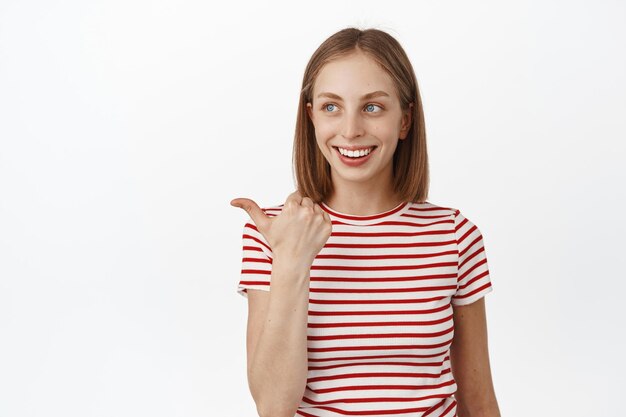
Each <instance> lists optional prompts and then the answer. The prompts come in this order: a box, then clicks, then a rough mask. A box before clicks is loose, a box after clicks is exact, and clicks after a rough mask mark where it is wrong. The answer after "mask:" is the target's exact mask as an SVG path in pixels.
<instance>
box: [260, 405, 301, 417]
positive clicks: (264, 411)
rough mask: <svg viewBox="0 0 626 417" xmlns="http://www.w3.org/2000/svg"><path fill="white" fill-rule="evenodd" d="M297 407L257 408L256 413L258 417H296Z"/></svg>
mask: <svg viewBox="0 0 626 417" xmlns="http://www.w3.org/2000/svg"><path fill="white" fill-rule="evenodd" d="M297 409H298V406H295V407H276V406H273V407H271V406H269V407H257V413H259V417H294V416H295V415H296V410H297Z"/></svg>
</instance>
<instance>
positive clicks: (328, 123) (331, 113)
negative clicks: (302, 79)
mask: <svg viewBox="0 0 626 417" xmlns="http://www.w3.org/2000/svg"><path fill="white" fill-rule="evenodd" d="M307 112H308V114H309V117H310V118H311V121H312V122H313V125H314V126H315V137H316V141H317V145H318V147H319V149H320V150H321V152H322V154H323V155H324V157H325V158H326V160H327V161H328V163H329V164H330V167H331V178H332V180H333V183H334V185H335V186H337V185H341V184H345V186H354V185H355V184H357V183H359V184H365V183H370V185H372V186H374V185H378V186H388V185H389V184H391V181H392V179H393V154H394V151H395V150H396V146H397V144H398V140H404V139H406V137H407V134H408V131H409V128H410V127H411V114H410V111H409V110H406V111H404V112H403V111H402V109H401V108H400V100H399V98H398V96H397V93H396V90H395V86H394V83H393V81H392V79H391V77H390V76H389V75H388V74H387V73H386V72H385V71H384V70H383V69H382V68H380V67H379V66H378V64H377V63H376V61H374V60H373V59H372V58H370V57H368V56H367V55H365V54H363V53H361V52H356V53H354V54H351V55H349V56H347V57H342V58H339V59H337V60H334V61H331V62H329V63H327V64H326V65H325V66H324V67H323V68H322V70H321V71H320V73H319V74H318V76H317V79H316V80H315V83H314V87H313V93H312V101H311V102H309V103H307ZM340 148H342V149H348V150H350V149H364V150H366V152H367V150H368V149H371V150H370V154H368V155H366V156H364V157H361V158H358V159H354V158H350V156H342V154H341V151H340ZM361 153H362V152H360V151H359V153H358V155H360V154H361ZM354 155H356V154H354V153H353V156H354Z"/></svg>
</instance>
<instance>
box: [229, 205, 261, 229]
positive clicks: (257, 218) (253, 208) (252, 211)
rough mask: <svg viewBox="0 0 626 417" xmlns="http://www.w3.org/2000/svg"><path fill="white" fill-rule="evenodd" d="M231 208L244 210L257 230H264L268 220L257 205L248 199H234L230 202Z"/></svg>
mask: <svg viewBox="0 0 626 417" xmlns="http://www.w3.org/2000/svg"><path fill="white" fill-rule="evenodd" d="M230 204H231V206H234V207H239V208H242V209H244V210H245V211H246V212H247V213H248V215H249V216H250V218H252V221H253V222H254V224H255V225H256V227H257V228H260V229H263V230H265V228H266V226H267V224H268V222H269V221H270V218H269V216H268V215H267V214H265V212H264V211H263V210H261V208H260V207H259V205H258V204H257V203H255V202H254V201H253V200H250V199H249V198H235V199H234V200H232V201H231V202H230Z"/></svg>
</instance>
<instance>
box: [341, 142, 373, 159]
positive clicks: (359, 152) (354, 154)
mask: <svg viewBox="0 0 626 417" xmlns="http://www.w3.org/2000/svg"><path fill="white" fill-rule="evenodd" d="M333 148H334V149H335V150H336V151H337V153H338V154H339V156H340V157H342V158H347V159H354V160H358V159H361V158H365V157H367V156H369V154H371V153H372V152H373V151H374V150H375V149H376V148H378V146H376V145H374V146H370V147H363V148H358V149H350V148H344V147H340V146H333ZM340 148H341V149H340Z"/></svg>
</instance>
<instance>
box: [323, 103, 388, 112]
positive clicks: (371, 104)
mask: <svg viewBox="0 0 626 417" xmlns="http://www.w3.org/2000/svg"><path fill="white" fill-rule="evenodd" d="M330 105H333V106H335V107H339V106H338V105H337V104H335V103H324V104H322V109H321V110H322V111H324V112H326V113H335V112H333V111H326V106H330ZM368 106H376V107H378V108H379V109H380V111H382V110H384V108H383V106H381V105H379V104H374V103H367V104H366V105H365V107H368ZM380 111H377V112H374V111H368V112H367V113H380Z"/></svg>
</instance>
